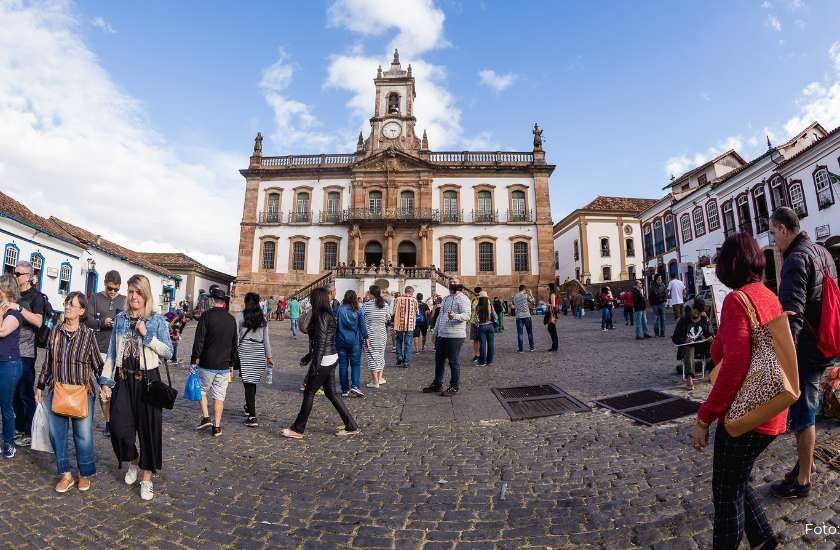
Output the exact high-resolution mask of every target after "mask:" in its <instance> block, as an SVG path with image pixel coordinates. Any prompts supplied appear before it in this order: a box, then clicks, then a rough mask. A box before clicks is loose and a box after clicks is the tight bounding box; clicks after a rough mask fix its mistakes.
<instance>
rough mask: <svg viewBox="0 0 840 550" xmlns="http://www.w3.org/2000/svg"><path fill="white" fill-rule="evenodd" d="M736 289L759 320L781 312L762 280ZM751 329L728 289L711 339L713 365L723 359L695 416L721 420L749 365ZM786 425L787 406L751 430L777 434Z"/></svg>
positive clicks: (744, 313) (784, 428)
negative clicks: (748, 301)
mask: <svg viewBox="0 0 840 550" xmlns="http://www.w3.org/2000/svg"><path fill="white" fill-rule="evenodd" d="M740 290H741V292H743V293H744V294H746V295H747V296H748V297H749V298H750V300H751V301H752V303H753V306H754V307H755V311H756V313H757V315H758V321H759V322H760V323H762V324H764V323H767V322H769V321H772V320H773V319H775V318H776V317H778V316H779V315H781V314H782V305H781V303H779V299H778V298H777V297H776V295H775V294H773V292H771V291H770V290H769V289H768V288H767V287H766V286H764V285H763V284H762V283H750V284H748V285H745V286H743V287H741V289H740ZM751 332H752V331H751V329H750V318H749V316H748V315H747V310H746V309H745V308H744V305H743V304H742V303H741V301H740V300H739V299H738V297H737V296H735V294H734V293H730V294H729V295H728V296H727V297H726V299H725V300H724V301H723V311H722V312H721V323H720V327H719V330H718V334H717V336H716V337H715V339H714V341H713V342H712V360H713V361H714V362H715V365H717V364H719V363H720V361H721V359H723V360H724V361H723V364H722V365H721V368H720V371H719V372H718V377H717V380H716V382H715V385H714V386H713V387H712V391H711V393H710V394H709V397H708V398H707V399H706V402H705V403H703V405H702V406H701V407H700V410H699V411H698V412H697V417H698V418H699V419H700V420H702V421H703V422H706V423H708V424H711V423H712V422H714V421H715V420H721V421H723V418H724V416H726V411H727V410H729V407H730V405H732V402H733V401H734V400H735V396H736V395H737V394H738V390H739V389H740V388H741V385H742V384H743V383H744V379H746V377H747V372H748V371H749V368H750V359H751V357H752V349H751V348H750V340H751ZM786 426H787V410H785V411H784V412H781V413H779V414H777V415H776V416H775V417H773V418H772V419H771V420H769V421H767V422H765V423H764V424H762V425H761V426H759V427H757V428H756V429H755V431H756V432H757V433H760V434H766V435H779V434H783V433H785V430H786Z"/></svg>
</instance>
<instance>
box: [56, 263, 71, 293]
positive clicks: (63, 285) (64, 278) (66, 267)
mask: <svg viewBox="0 0 840 550" xmlns="http://www.w3.org/2000/svg"><path fill="white" fill-rule="evenodd" d="M72 276H73V268H72V266H71V265H70V262H64V263H63V264H61V268H60V269H59V270H58V293H59V294H69V293H70V279H71V277H72Z"/></svg>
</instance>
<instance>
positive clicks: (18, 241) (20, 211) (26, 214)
mask: <svg viewBox="0 0 840 550" xmlns="http://www.w3.org/2000/svg"><path fill="white" fill-rule="evenodd" d="M0 245H2V246H3V273H13V272H14V269H15V264H17V263H18V262H20V261H24V260H25V261H28V262H30V263H32V265H33V267H34V270H35V275H36V277H37V279H38V280H37V284H36V286H37V287H38V288H39V289H40V290H41V292H43V293H44V294H46V295H47V297H48V298H49V300H50V302H51V303H52V304H53V305H54V306H57V305H58V304H61V302H62V300H63V297H62V296H63V295H64V294H67V293H68V292H71V291H73V290H78V289H79V288H81V284H82V283H81V281H82V280H83V273H84V266H85V265H86V260H87V258H89V257H90V256H89V255H88V254H87V249H86V247H85V245H84V244H82V243H81V242H79V241H78V240H77V239H76V238H74V237H73V236H71V235H69V234H67V233H66V232H64V231H62V230H61V229H60V228H58V227H56V226H55V225H54V224H52V223H51V222H50V221H49V220H48V219H46V218H43V217H41V216H39V215H37V214H35V213H34V212H32V211H31V210H29V208H27V207H26V206H24V205H23V204H21V203H20V202H18V201H16V200H15V199H13V198H11V197H10V196H9V195H6V194H4V193H0Z"/></svg>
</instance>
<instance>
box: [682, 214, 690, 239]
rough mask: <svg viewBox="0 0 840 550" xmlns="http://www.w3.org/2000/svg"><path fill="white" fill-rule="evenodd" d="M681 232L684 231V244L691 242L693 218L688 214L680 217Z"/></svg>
mask: <svg viewBox="0 0 840 550" xmlns="http://www.w3.org/2000/svg"><path fill="white" fill-rule="evenodd" d="M680 231H682V240H683V242H684V243H687V242H688V241H690V240H691V218H690V217H689V216H688V214H683V215H682V216H680Z"/></svg>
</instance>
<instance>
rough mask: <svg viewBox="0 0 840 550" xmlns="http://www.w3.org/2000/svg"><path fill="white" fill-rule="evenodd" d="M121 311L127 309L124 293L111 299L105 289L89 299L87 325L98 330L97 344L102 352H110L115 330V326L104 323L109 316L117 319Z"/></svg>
mask: <svg viewBox="0 0 840 550" xmlns="http://www.w3.org/2000/svg"><path fill="white" fill-rule="evenodd" d="M120 311H125V296H123V295H122V294H117V297H116V298H114V299H113V300H110V299H109V298H108V297H107V296H106V295H105V291H102V292H97V293H96V294H94V295H93V296H91V298H90V300H88V307H87V321H85V325H87V326H89V327H90V328H92V329H93V330H94V332H96V345H97V346H98V347H99V351H100V353H108V343H109V342H110V341H111V333H112V332H113V331H114V329H113V327H111V328H108V327H105V326H104V325H103V323H104V322H105V319H108V318H109V317H110V318H111V320H114V319H116V317H117V313H119V312H120Z"/></svg>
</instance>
